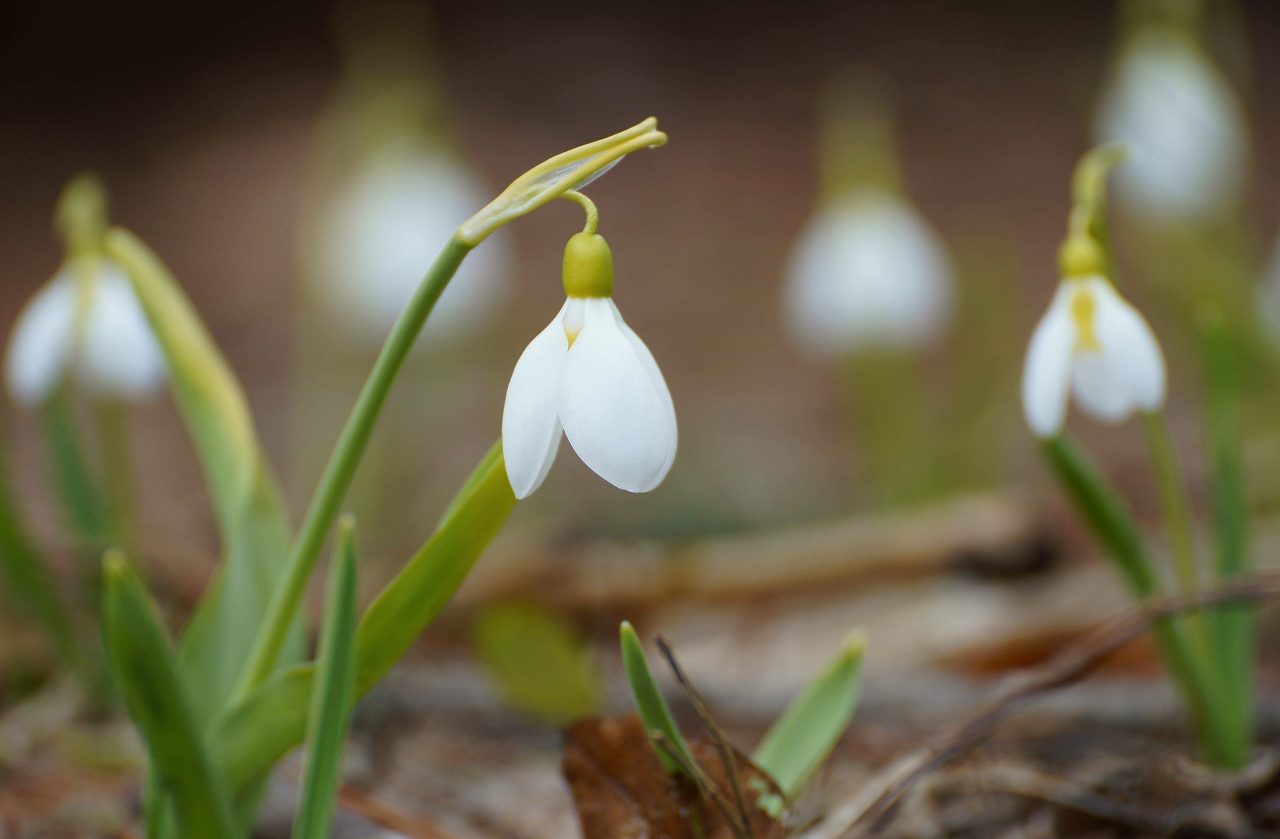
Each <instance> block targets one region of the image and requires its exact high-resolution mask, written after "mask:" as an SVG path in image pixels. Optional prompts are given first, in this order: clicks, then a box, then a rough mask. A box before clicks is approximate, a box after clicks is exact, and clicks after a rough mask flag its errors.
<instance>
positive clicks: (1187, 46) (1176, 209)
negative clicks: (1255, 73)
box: [1095, 26, 1249, 222]
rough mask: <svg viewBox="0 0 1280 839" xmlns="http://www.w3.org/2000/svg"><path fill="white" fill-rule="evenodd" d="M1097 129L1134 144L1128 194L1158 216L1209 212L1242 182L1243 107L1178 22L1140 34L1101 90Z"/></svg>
mask: <svg viewBox="0 0 1280 839" xmlns="http://www.w3.org/2000/svg"><path fill="white" fill-rule="evenodd" d="M1095 133H1096V135H1097V137H1098V138H1099V139H1100V140H1116V141H1120V142H1122V143H1124V144H1125V145H1126V146H1127V147H1128V149H1129V153H1130V164H1129V165H1128V166H1126V167H1125V168H1124V169H1123V170H1122V171H1120V172H1119V173H1118V176H1119V178H1120V186H1121V189H1122V194H1123V195H1124V197H1126V198H1127V199H1129V201H1130V202H1131V204H1132V205H1133V207H1134V209H1135V210H1137V211H1138V212H1139V213H1141V214H1142V215H1143V216H1145V217H1148V218H1151V219H1153V220H1156V221H1160V222H1176V221H1188V220H1195V219H1200V218H1204V217H1206V216H1211V215H1213V214H1215V213H1219V212H1222V211H1223V210H1226V209H1229V208H1230V207H1231V205H1232V203H1233V202H1234V201H1235V200H1236V199H1237V198H1238V197H1239V195H1240V193H1241V190H1242V188H1243V184H1244V180H1245V174H1246V169H1247V167H1248V158H1249V136H1248V128H1247V125H1246V121H1245V115H1244V111H1243V108H1242V107H1241V105H1240V102H1239V100H1238V99H1237V98H1236V96H1235V93H1234V92H1233V90H1232V88H1231V85H1230V83H1229V82H1228V81H1227V79H1226V77H1225V76H1224V75H1223V74H1222V72H1221V71H1219V70H1218V68H1217V67H1215V66H1214V65H1213V64H1212V63H1211V62H1210V60H1209V58H1208V57H1207V56H1206V55H1205V54H1204V53H1203V51H1202V50H1201V49H1199V47H1197V46H1196V44H1195V43H1194V41H1193V40H1192V38H1191V37H1190V36H1189V35H1188V34H1186V33H1183V32H1180V31H1178V30H1176V29H1171V28H1168V27H1160V28H1158V27H1153V26H1147V27H1143V28H1142V29H1140V30H1139V32H1138V33H1137V34H1136V35H1135V37H1134V38H1133V41H1132V43H1131V44H1130V45H1129V47H1128V48H1127V49H1126V50H1125V51H1124V52H1123V54H1122V55H1121V58H1120V62H1119V65H1118V67H1117V70H1116V74H1115V77H1114V78H1113V79H1112V81H1111V84H1110V85H1109V86H1108V88H1107V89H1106V91H1105V92H1104V94H1103V98H1102V102H1101V106H1100V108H1099V111H1098V116H1097V122H1096V126H1095Z"/></svg>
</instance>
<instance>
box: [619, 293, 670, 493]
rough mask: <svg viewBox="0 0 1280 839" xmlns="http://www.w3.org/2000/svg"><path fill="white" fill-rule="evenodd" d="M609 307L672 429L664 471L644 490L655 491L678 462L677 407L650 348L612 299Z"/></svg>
mask: <svg viewBox="0 0 1280 839" xmlns="http://www.w3.org/2000/svg"><path fill="white" fill-rule="evenodd" d="M609 307H610V308H611V309H612V310H613V317H614V320H615V322H616V323H617V324H618V328H619V329H620V330H622V334H623V335H625V336H626V338H627V343H629V344H630V345H631V349H632V350H633V351H634V352H635V354H636V355H637V356H639V358H640V361H641V363H643V364H644V367H645V370H646V371H647V372H648V373H649V379H650V381H652V382H653V386H654V388H655V389H656V390H657V391H658V395H659V396H660V397H661V398H662V406H663V412H664V414H665V417H666V420H667V425H668V426H669V427H670V429H671V450H670V451H668V452H667V460H666V463H665V464H664V465H663V467H662V471H661V472H660V473H659V474H658V477H657V478H656V479H655V480H654V482H653V486H650V487H648V488H646V489H645V490H643V491H644V492H648V490H650V489H653V488H654V487H656V486H657V485H658V484H660V483H662V480H663V479H664V478H666V476H667V472H669V471H670V470H671V464H673V463H675V460H676V447H677V445H678V443H679V437H680V432H679V429H678V427H677V424H676V405H675V402H673V401H672V400H671V391H670V390H668V389H667V380H666V379H664V378H663V377H662V371H661V370H659V369H658V362H656V361H654V360H653V353H651V352H649V348H648V347H646V346H645V345H644V341H641V340H640V336H639V335H637V334H636V333H635V332H634V331H633V330H632V329H631V327H629V326H627V324H626V321H624V320H623V319H622V313H621V312H619V311H618V307H617V305H616V304H615V303H614V302H613V300H612V299H610V300H609Z"/></svg>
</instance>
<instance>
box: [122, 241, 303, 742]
mask: <svg viewBox="0 0 1280 839" xmlns="http://www.w3.org/2000/svg"><path fill="white" fill-rule="evenodd" d="M105 250H106V253H107V255H108V256H109V257H110V258H111V259H113V260H115V261H116V262H117V263H118V264H119V265H120V266H121V267H122V268H123V269H124V271H125V273H126V274H128V276H129V280H130V282H131V283H132V284H133V288H134V291H135V293H136V294H137V296H138V299H139V301H140V302H141V303H142V308H143V310H144V311H145V312H146V315H147V319H148V321H149V322H150V324H151V327H152V329H153V330H154V331H155V334H156V337H157V339H158V340H159V342H160V346H161V348H162V349H163V350H164V354H165V358H166V360H167V362H168V365H169V376H170V390H171V391H172V393H173V397H174V400H175V401H176V402H177V405H178V409H179V410H180V411H181V413H182V416H183V419H184V421H185V422H186V425H187V429H188V431H189V433H190V435H191V439H192V442H193V443H194V445H195V448H196V453H197V455H198V456H199V459H200V464H201V467H202V468H203V471H204V476H205V482H206V484H207V485H208V488H209V494H210V497H211V499H212V502H213V508H214V513H215V514H216V517H217V520H218V529H219V533H220V535H221V538H222V550H223V560H222V562H221V564H220V565H219V568H218V571H217V572H216V576H215V577H214V579H213V581H212V582H211V583H210V584H209V586H208V587H207V588H206V589H205V593H204V596H203V597H202V599H201V601H200V604H199V606H198V607H197V609H196V613H195V615H194V616H193V617H192V619H191V623H190V625H189V626H188V627H187V630H186V632H185V633H184V635H183V638H182V641H181V645H180V651H179V660H180V663H181V666H182V672H183V675H184V677H185V678H186V679H187V681H188V683H189V684H190V685H192V686H193V687H196V686H198V688H199V689H198V690H197V691H195V692H194V694H193V696H194V700H195V704H194V710H195V714H196V718H197V719H198V720H201V721H202V722H204V721H207V720H210V719H211V718H212V717H213V715H214V713H215V712H216V711H217V710H218V709H219V708H221V707H222V705H223V703H224V702H225V701H226V698H227V696H228V695H229V694H230V692H231V689H232V687H233V685H234V683H235V680H236V678H237V676H238V674H239V672H240V668H241V666H242V665H243V663H244V660H245V657H246V656H247V655H248V650H249V647H250V645H251V644H252V643H253V638H254V635H255V634H256V632H257V629H258V624H259V622H260V620H261V618H262V613H263V610H264V609H265V606H266V602H267V599H268V598H269V597H270V594H271V589H272V587H273V585H274V583H275V580H276V577H277V575H278V574H279V571H280V568H281V565H282V563H283V561H284V557H285V554H286V552H287V551H288V548H289V529H288V525H287V523H286V519H285V513H284V505H283V503H282V502H281V499H280V494H279V491H278V489H277V487H276V482H275V479H274V477H273V476H272V474H271V469H270V467H269V465H268V464H267V461H266V459H265V458H264V456H263V454H262V450H261V446H260V444H259V443H258V437H257V433H256V431H255V430H254V426H253V419H252V417H251V416H250V414H249V406H248V402H247V401H246V400H245V396H244V392H243V390H242V389H241V387H240V383H239V382H238V381H237V379H236V377H235V374H234V373H233V372H232V370H231V367H230V366H229V365H228V364H227V362H226V359H225V358H223V356H222V353H221V352H220V351H219V350H218V348H217V346H216V345H215V344H214V342H213V339H212V337H210V335H209V332H208V330H207V329H206V328H205V325H204V323H203V322H202V321H201V320H200V316H199V315H198V314H197V313H196V311H195V309H194V307H193V306H192V305H191V301H190V300H189V299H187V296H186V294H185V293H184V292H183V291H182V289H181V288H180V287H179V286H178V283H177V281H176V280H174V278H173V276H172V275H171V274H170V273H169V271H168V269H167V268H166V267H165V266H164V264H163V263H162V262H161V261H160V259H159V257H157V256H156V255H155V254H154V253H153V252H152V251H151V250H150V249H149V248H148V247H147V246H146V245H145V244H143V243H142V242H141V241H140V240H139V239H137V238H136V237H135V236H134V235H133V234H131V233H129V232H128V231H126V230H123V229H121V228H118V227H114V228H112V229H111V230H110V231H108V233H107V236H106V240H105ZM301 652H302V636H301V632H300V627H296V628H295V635H294V640H293V643H292V644H291V645H290V648H289V650H288V652H287V654H286V655H284V656H282V659H283V660H284V661H296V660H297V659H298V658H299V657H300V656H301Z"/></svg>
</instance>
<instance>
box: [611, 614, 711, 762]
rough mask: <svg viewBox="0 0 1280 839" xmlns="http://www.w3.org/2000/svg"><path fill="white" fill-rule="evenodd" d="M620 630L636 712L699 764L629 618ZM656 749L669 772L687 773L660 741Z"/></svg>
mask: <svg viewBox="0 0 1280 839" xmlns="http://www.w3.org/2000/svg"><path fill="white" fill-rule="evenodd" d="M618 634H619V636H620V639H621V642H622V664H623V667H624V668H625V669H626V671H627V681H628V682H630V683H631V696H632V697H633V698H634V699H635V703H636V712H637V713H639V714H640V719H641V720H642V721H643V722H644V727H645V731H648V732H653V731H659V732H661V733H662V735H663V737H665V738H666V740H667V742H668V743H669V744H671V747H672V748H674V749H676V750H677V751H679V752H680V754H681V756H682V757H683V758H684V759H685V760H686V761H687V762H688V764H689V765H691V766H692V765H696V763H697V762H696V761H695V760H694V759H693V754H692V753H691V752H690V751H689V747H688V745H686V744H685V742H684V737H682V736H681V735H680V729H679V727H677V726H676V721H675V718H674V717H672V716H671V709H670V708H668V707H667V700H665V699H663V698H662V691H660V690H658V683H657V682H655V681H654V680H653V673H652V671H650V670H649V662H648V660H647V659H646V658H645V656H644V647H643V646H641V644H640V639H639V638H638V637H636V631H635V629H633V628H632V626H631V624H630V623H629V622H628V621H623V622H622V627H621V628H620V629H619V632H618ZM650 741H651V742H652V735H650ZM653 749H654V751H655V752H657V753H658V760H659V761H660V762H661V763H662V768H663V769H665V770H667V774H668V775H675V774H677V773H678V774H684V770H683V769H681V768H680V764H679V763H677V762H676V761H675V760H673V759H672V758H671V756H670V755H668V754H667V753H666V751H664V750H663V749H661V748H659V747H658V744H657V743H654V744H653Z"/></svg>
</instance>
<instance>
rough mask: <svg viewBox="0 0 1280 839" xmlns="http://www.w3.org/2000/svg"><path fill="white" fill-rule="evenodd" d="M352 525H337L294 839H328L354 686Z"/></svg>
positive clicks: (349, 523)
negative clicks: (316, 688)
mask: <svg viewBox="0 0 1280 839" xmlns="http://www.w3.org/2000/svg"><path fill="white" fill-rule="evenodd" d="M354 526H355V525H354V523H353V521H352V520H351V519H350V518H349V517H348V518H346V519H343V520H340V521H339V522H338V535H337V539H336V542H335V547H334V552H333V554H334V556H333V565H332V567H331V568H330V569H329V593H328V597H327V599H326V601H325V611H324V626H323V628H322V629H321V633H320V649H319V651H318V653H317V655H316V663H315V676H314V677H313V681H314V684H315V685H316V686H317V687H318V688H319V690H315V691H312V693H311V708H310V711H309V712H308V714H307V759H306V764H305V765H304V766H303V769H302V793H301V796H300V797H299V799H298V809H297V811H296V813H295V814H294V819H293V836H294V839H327V837H328V836H329V826H330V825H331V824H332V822H333V804H334V801H335V800H336V799H337V796H338V783H339V782H340V781H341V780H342V747H343V745H344V743H345V741H346V738H347V730H348V729H349V728H350V726H351V705H352V700H353V699H354V694H355V687H356V669H355V638H356V549H355V536H354V533H353V528H354Z"/></svg>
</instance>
